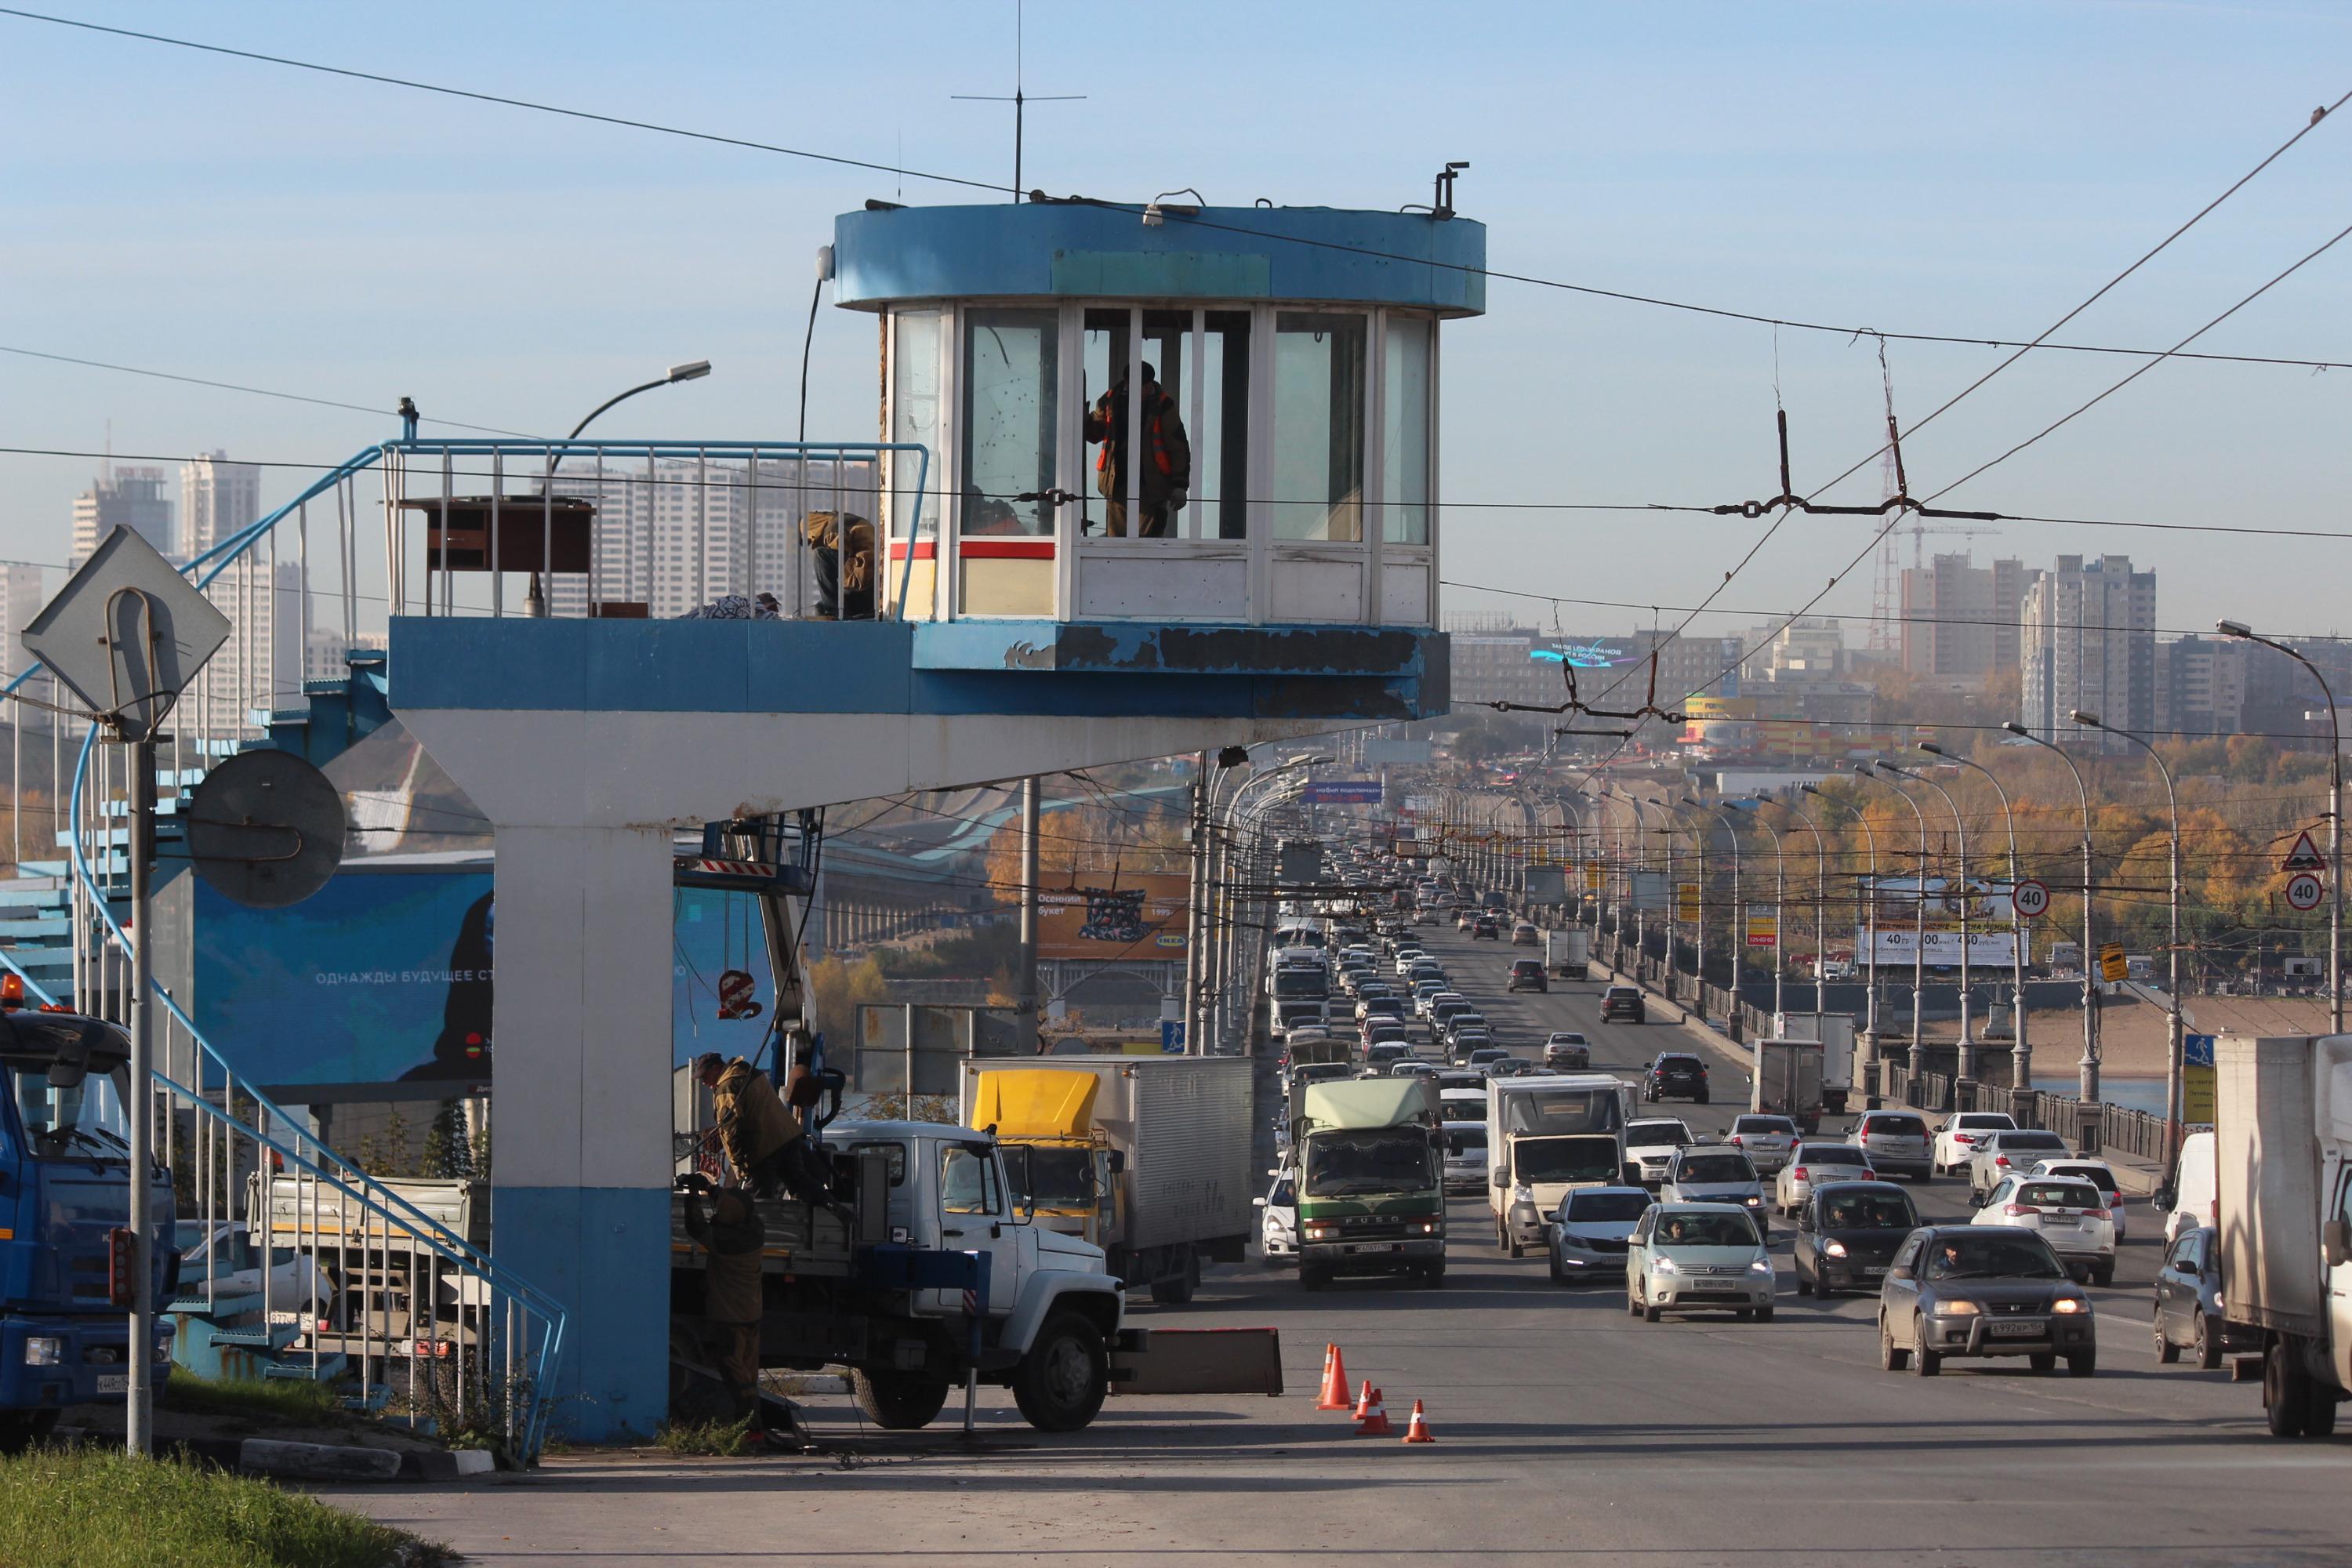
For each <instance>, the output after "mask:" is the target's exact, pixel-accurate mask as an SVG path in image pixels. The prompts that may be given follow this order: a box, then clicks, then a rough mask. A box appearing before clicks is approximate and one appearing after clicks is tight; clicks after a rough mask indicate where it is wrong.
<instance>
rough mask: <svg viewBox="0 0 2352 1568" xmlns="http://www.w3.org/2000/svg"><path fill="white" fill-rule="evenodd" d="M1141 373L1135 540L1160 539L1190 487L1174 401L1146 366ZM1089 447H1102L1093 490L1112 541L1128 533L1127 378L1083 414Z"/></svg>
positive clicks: (1185, 442)
mask: <svg viewBox="0 0 2352 1568" xmlns="http://www.w3.org/2000/svg"><path fill="white" fill-rule="evenodd" d="M1140 368H1141V370H1142V372H1143V395H1142V400H1141V401H1140V402H1139V404H1138V405H1137V409H1138V413H1139V420H1138V423H1139V430H1138V432H1137V434H1138V436H1139V437H1140V442H1141V446H1142V448H1143V465H1142V468H1141V469H1140V470H1139V480H1140V482H1139V484H1138V485H1137V487H1136V510H1137V512H1138V513H1139V518H1138V521H1139V522H1140V523H1141V526H1140V527H1139V528H1137V529H1134V530H1133V532H1134V534H1135V536H1136V537H1137V538H1139V539H1164V538H1166V537H1167V535H1168V527H1169V520H1170V519H1171V518H1172V517H1174V516H1175V515H1176V513H1178V512H1180V511H1181V510H1184V503H1185V502H1186V501H1187V500H1191V499H1192V497H1191V493H1190V492H1191V490H1192V441H1191V440H1190V439H1188V438H1187V437H1185V434H1184V422H1183V421H1182V420H1181V419H1180V418H1178V417H1177V416H1176V400H1175V399H1174V398H1172V397H1171V396H1169V395H1168V392H1167V389H1166V388H1164V387H1162V386H1161V385H1160V382H1159V380H1158V378H1157V377H1156V376H1155V375H1154V374H1152V369H1151V366H1150V365H1149V364H1146V365H1143V366H1141V367H1140ZM1086 436H1087V440H1088V441H1099V442H1101V443H1102V453H1101V455H1100V456H1099V457H1097V458H1096V459H1095V489H1097V490H1100V491H1101V492H1102V495H1103V499H1104V500H1105V501H1107V502H1108V508H1107V510H1108V517H1109V521H1108V525H1107V526H1106V527H1105V529H1104V531H1105V532H1107V533H1109V534H1111V535H1113V536H1114V537H1117V536H1120V535H1124V534H1126V533H1128V532H1129V528H1128V526H1127V444H1128V417H1127V377H1126V376H1124V375H1122V376H1120V377H1119V378H1118V384H1116V385H1114V386H1113V387H1112V388H1111V389H1110V390H1109V391H1108V392H1106V393H1104V394H1103V395H1101V396H1100V397H1097V398H1096V399H1095V405H1094V407H1093V408H1091V409H1089V410H1088V411H1087V426H1086Z"/></svg>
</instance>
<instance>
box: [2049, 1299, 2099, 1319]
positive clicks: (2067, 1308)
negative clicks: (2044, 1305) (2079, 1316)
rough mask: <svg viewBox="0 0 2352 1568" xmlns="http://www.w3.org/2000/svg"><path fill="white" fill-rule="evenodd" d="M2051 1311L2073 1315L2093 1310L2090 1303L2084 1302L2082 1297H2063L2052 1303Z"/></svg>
mask: <svg viewBox="0 0 2352 1568" xmlns="http://www.w3.org/2000/svg"><path fill="white" fill-rule="evenodd" d="M2050 1310H2052V1311H2053V1312H2064V1313H2067V1314H2069V1315H2072V1314H2074V1313H2076V1312H2087V1311H2089V1310H2091V1304H2090V1303H2089V1302H2088V1301H2085V1300H2083V1298H2081V1297H2080V1296H2061V1297H2059V1298H2058V1299H2057V1300H2055V1301H2053V1302H2051V1303H2050Z"/></svg>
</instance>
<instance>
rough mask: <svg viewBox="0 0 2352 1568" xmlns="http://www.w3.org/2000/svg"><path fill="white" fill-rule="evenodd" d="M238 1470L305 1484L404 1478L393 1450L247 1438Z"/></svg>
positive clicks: (239, 1452)
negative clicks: (401, 1475) (305, 1482)
mask: <svg viewBox="0 0 2352 1568" xmlns="http://www.w3.org/2000/svg"><path fill="white" fill-rule="evenodd" d="M236 1463H237V1468H239V1469H241V1470H245V1471H247V1472H249V1473H251V1474H254V1475H260V1476H278V1477H280V1478H283V1479H289V1480H303V1481H390V1480H397V1479H399V1478H400V1455H399V1454H398V1453H397V1452H396V1451H394V1449H391V1448H362V1447H353V1446H351V1445H348V1444H329V1443H280V1442H277V1441H274V1440H273V1439H270V1438H268V1437H247V1439H246V1440H245V1441H244V1443H242V1444H241V1445H239V1446H238V1448H237V1456H236Z"/></svg>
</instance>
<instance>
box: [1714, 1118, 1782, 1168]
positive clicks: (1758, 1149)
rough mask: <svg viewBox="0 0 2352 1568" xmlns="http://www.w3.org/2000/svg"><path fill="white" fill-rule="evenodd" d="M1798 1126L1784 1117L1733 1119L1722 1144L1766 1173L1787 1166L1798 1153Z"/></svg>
mask: <svg viewBox="0 0 2352 1568" xmlns="http://www.w3.org/2000/svg"><path fill="white" fill-rule="evenodd" d="M1797 1137H1798V1133H1797V1124H1796V1123H1795V1122H1793V1121H1790V1120H1789V1119H1788V1118H1787V1117H1785V1116H1765V1115H1751V1116H1738V1117H1734V1118H1733V1119H1732V1121H1731V1136H1730V1137H1728V1138H1726V1139H1725V1140H1724V1142H1727V1143H1728V1144H1730V1145H1731V1146H1732V1147H1733V1148H1735V1149H1737V1150H1738V1151H1739V1152H1741V1153H1743V1154H1745V1155H1747V1156H1748V1163H1749V1164H1751V1165H1753V1166H1755V1167H1756V1168H1757V1169H1758V1170H1759V1171H1762V1172H1765V1173H1768V1174H1769V1173H1771V1172H1774V1171H1777V1170H1779V1169H1780V1167H1781V1166H1783V1165H1785V1164H1787V1163H1789V1156H1790V1154H1793V1153H1795V1152H1796V1150H1797Z"/></svg>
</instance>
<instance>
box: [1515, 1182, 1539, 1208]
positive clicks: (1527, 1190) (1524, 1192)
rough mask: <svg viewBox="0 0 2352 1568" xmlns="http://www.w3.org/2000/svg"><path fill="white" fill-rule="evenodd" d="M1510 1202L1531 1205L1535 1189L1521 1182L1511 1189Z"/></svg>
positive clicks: (1534, 1198) (1533, 1200)
mask: <svg viewBox="0 0 2352 1568" xmlns="http://www.w3.org/2000/svg"><path fill="white" fill-rule="evenodd" d="M1511 1201H1512V1202H1513V1203H1515V1204H1531V1203H1533V1202H1535V1201H1536V1193H1535V1189H1534V1188H1533V1187H1530V1186H1528V1184H1526V1183H1525V1182H1522V1183H1520V1184H1518V1185H1517V1186H1516V1187H1513V1188H1512V1189H1511Z"/></svg>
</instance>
